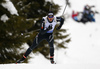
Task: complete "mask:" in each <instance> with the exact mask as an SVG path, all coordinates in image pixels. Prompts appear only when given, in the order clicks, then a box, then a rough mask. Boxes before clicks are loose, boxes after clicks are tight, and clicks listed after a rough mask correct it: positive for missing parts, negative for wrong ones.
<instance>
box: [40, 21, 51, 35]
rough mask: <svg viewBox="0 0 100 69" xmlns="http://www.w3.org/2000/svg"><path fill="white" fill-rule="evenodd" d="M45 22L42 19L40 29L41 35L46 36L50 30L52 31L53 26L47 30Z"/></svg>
mask: <svg viewBox="0 0 100 69" xmlns="http://www.w3.org/2000/svg"><path fill="white" fill-rule="evenodd" d="M44 28H45V20H44V19H42V22H41V28H40V34H42V35H43V34H45V33H46V32H47V31H48V30H50V29H52V26H49V27H48V28H47V29H45V30H44Z"/></svg>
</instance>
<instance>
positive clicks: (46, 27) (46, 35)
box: [16, 11, 64, 64]
mask: <svg viewBox="0 0 100 69" xmlns="http://www.w3.org/2000/svg"><path fill="white" fill-rule="evenodd" d="M57 22H60V25H59V26H58V27H57V28H56V30H59V29H60V28H61V27H62V25H63V23H64V19H63V18H61V17H55V16H54V14H53V12H52V11H49V13H48V15H47V16H46V17H43V19H42V22H41V28H40V32H39V33H38V35H37V36H36V38H35V39H34V41H33V44H32V46H31V47H29V48H28V49H27V51H26V52H25V54H24V55H23V57H22V58H21V59H20V60H18V61H17V62H16V64H17V63H21V62H23V61H24V60H25V58H26V57H27V56H28V55H29V54H30V53H31V52H32V50H34V49H35V48H36V47H37V45H38V44H39V43H40V42H41V41H42V40H43V39H46V40H47V41H48V43H49V46H50V62H51V63H52V64H55V61H54V45H53V44H54V38H53V30H54V28H55V25H56V23H57Z"/></svg>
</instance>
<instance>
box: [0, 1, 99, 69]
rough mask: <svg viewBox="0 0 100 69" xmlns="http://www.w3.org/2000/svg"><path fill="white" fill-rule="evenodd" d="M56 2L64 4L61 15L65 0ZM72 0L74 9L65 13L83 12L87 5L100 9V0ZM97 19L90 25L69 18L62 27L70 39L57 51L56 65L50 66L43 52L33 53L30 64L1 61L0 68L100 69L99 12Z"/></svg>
mask: <svg viewBox="0 0 100 69" xmlns="http://www.w3.org/2000/svg"><path fill="white" fill-rule="evenodd" d="M54 2H55V3H57V4H60V5H61V6H62V10H61V11H60V12H61V13H59V14H57V16H58V15H61V14H62V11H63V9H64V6H65V3H64V2H65V0H64V1H61V0H54ZM70 2H71V3H72V8H71V9H66V12H65V13H69V14H70V13H71V11H72V10H77V11H82V10H83V9H82V8H83V6H84V5H86V4H90V5H96V10H98V11H99V10H100V9H99V8H98V7H99V6H100V5H99V3H100V1H99V0H70ZM77 3H78V4H77ZM76 7H78V8H76ZM67 8H68V7H67ZM95 18H96V22H95V23H94V22H93V23H89V22H88V23H87V24H82V23H77V22H75V21H73V20H72V19H71V17H70V18H68V19H66V21H65V24H64V25H63V28H64V29H68V32H67V33H69V34H70V36H69V37H70V38H71V42H70V43H69V44H68V48H67V49H61V50H59V51H55V60H56V62H57V65H51V64H50V62H49V60H47V59H45V58H44V57H43V56H42V55H41V54H38V55H37V54H33V53H31V56H32V57H33V59H30V60H29V63H28V64H17V65H16V64H4V65H3V64H1V65H0V69H28V68H30V69H100V42H99V41H100V20H99V19H100V14H97V15H96V16H95Z"/></svg>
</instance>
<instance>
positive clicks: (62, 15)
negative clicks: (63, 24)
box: [61, 1, 68, 17]
mask: <svg viewBox="0 0 100 69" xmlns="http://www.w3.org/2000/svg"><path fill="white" fill-rule="evenodd" d="M67 5H68V1H67V4H66V6H65V8H64V11H63V13H62V16H63V15H64V12H65V10H66V7H67ZM62 16H61V17H62Z"/></svg>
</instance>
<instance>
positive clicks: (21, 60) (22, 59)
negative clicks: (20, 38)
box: [16, 55, 26, 64]
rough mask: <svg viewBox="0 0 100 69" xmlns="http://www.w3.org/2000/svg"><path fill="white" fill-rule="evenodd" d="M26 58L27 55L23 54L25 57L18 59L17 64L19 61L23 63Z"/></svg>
mask: <svg viewBox="0 0 100 69" xmlns="http://www.w3.org/2000/svg"><path fill="white" fill-rule="evenodd" d="M25 58H26V57H25V56H24V55H23V58H21V59H20V60H18V61H17V62H16V64H17V63H22V62H23V61H24V60H25Z"/></svg>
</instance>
